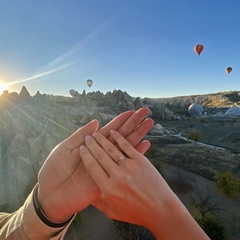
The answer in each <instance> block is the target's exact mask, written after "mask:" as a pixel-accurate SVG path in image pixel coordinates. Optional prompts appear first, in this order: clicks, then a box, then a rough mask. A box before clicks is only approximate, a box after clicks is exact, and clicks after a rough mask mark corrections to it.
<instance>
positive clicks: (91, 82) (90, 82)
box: [87, 79, 93, 87]
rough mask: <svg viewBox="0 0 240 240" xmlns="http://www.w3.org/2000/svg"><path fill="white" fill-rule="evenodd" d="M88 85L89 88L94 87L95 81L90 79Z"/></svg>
mask: <svg viewBox="0 0 240 240" xmlns="http://www.w3.org/2000/svg"><path fill="white" fill-rule="evenodd" d="M87 85H88V86H89V87H91V86H92V85H93V80H91V79H88V80H87Z"/></svg>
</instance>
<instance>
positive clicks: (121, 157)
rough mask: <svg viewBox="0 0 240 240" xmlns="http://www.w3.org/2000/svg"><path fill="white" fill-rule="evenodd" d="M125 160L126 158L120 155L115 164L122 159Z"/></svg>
mask: <svg viewBox="0 0 240 240" xmlns="http://www.w3.org/2000/svg"><path fill="white" fill-rule="evenodd" d="M125 158H126V156H124V155H121V156H120V157H119V158H118V160H117V161H116V163H117V164H118V162H119V161H121V160H123V159H125Z"/></svg>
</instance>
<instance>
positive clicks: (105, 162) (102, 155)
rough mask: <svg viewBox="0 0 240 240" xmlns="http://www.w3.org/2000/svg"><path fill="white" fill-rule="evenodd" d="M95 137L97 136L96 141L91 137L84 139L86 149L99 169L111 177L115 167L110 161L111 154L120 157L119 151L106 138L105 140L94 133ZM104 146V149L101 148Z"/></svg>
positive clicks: (111, 160)
mask: <svg viewBox="0 0 240 240" xmlns="http://www.w3.org/2000/svg"><path fill="white" fill-rule="evenodd" d="M94 135H95V136H98V141H96V140H95V138H93V137H91V136H87V137H86V138H85V144H86V147H87V148H88V149H89V151H90V152H91V154H92V156H93V157H94V158H95V159H96V160H97V161H98V163H99V164H100V165H101V167H102V168H103V169H104V170H105V171H106V172H107V173H108V174H109V175H111V173H112V172H114V171H115V169H116V167H117V165H116V163H115V162H114V161H113V159H112V157H111V156H112V155H113V152H115V151H116V152H118V156H120V151H119V150H118V149H117V147H116V146H115V145H114V144H113V143H111V142H110V141H109V140H108V139H107V138H105V137H104V136H103V135H101V134H100V133H94ZM102 146H105V149H106V150H105V149H104V148H103V147H102Z"/></svg>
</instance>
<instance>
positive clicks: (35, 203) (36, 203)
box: [33, 186, 74, 228]
mask: <svg viewBox="0 0 240 240" xmlns="http://www.w3.org/2000/svg"><path fill="white" fill-rule="evenodd" d="M37 194H38V186H36V187H35V189H34V192H33V206H34V209H35V211H36V214H37V215H38V217H39V218H40V219H41V220H42V222H43V223H45V224H46V225H47V226H49V227H52V228H63V227H65V226H66V225H67V224H68V223H69V222H70V221H71V220H72V218H73V217H74V215H72V216H71V217H70V218H69V219H67V220H66V221H64V222H60V223H55V222H52V221H51V220H49V219H48V218H47V216H46V215H45V214H44V212H43V210H42V208H41V205H40V203H39V201H38V198H37Z"/></svg>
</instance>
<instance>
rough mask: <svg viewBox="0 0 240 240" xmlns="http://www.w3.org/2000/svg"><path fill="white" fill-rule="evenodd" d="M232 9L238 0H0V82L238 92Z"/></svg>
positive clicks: (147, 93)
mask: <svg viewBox="0 0 240 240" xmlns="http://www.w3.org/2000/svg"><path fill="white" fill-rule="evenodd" d="M239 10H240V1H239V0H232V1H226V0H225V1H224V0H223V1H217V0H212V1H209V0H202V1H196V0H182V1H179V0H148V1H146V0H39V1H33V0H22V1H16V0H2V1H0V80H1V81H2V82H4V83H8V84H9V86H8V87H7V88H8V90H9V91H10V92H11V91H17V92H19V91H20V89H21V87H22V86H23V85H25V86H26V87H27V89H28V90H29V92H30V94H31V95H34V94H35V93H36V91H37V90H39V91H40V92H41V93H47V94H54V95H65V96H70V95H69V93H68V92H69V90H70V89H75V90H77V91H79V92H80V93H81V92H82V91H83V89H86V90H87V91H89V90H90V91H97V90H99V91H101V92H103V93H106V92H107V91H112V90H114V89H121V90H123V91H127V92H128V93H129V94H130V95H131V96H134V97H137V96H140V97H172V96H182V95H194V94H204V93H215V92H222V91H229V90H237V91H239V90H240V47H239V41H240V14H239ZM199 43H201V44H203V45H204V47H205V49H204V51H203V52H202V54H201V56H200V57H198V56H197V55H196V54H195V52H194V51H193V48H194V46H195V45H196V44H199ZM228 66H231V67H232V68H233V71H232V73H231V74H229V75H228V74H227V73H226V72H225V69H226V67H228ZM89 78H90V79H92V80H93V81H94V83H93V86H92V87H91V89H89V88H88V87H87V85H86V80H87V79H89Z"/></svg>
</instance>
